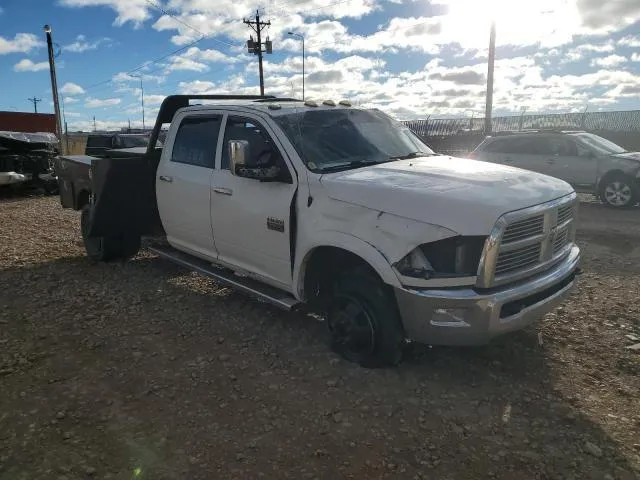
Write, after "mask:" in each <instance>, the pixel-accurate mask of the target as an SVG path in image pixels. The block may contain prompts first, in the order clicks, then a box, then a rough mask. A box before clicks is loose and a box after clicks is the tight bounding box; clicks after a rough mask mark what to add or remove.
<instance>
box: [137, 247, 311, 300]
mask: <svg viewBox="0 0 640 480" xmlns="http://www.w3.org/2000/svg"><path fill="white" fill-rule="evenodd" d="M148 250H149V251H150V252H153V253H155V254H156V255H158V256H160V257H162V258H165V259H167V260H170V261H172V262H173V263H177V264H178V265H180V266H183V267H185V268H188V269H189V270H193V271H194V272H198V273H199V274H201V275H204V276H206V277H210V278H213V279H214V280H215V281H216V282H218V283H220V284H222V285H224V286H226V287H231V288H233V289H235V290H238V291H240V292H243V293H245V294H247V295H250V296H252V297H254V298H256V299H258V300H261V301H263V302H266V303H270V304H271V305H274V306H276V307H278V308H282V309H283V310H293V308H294V307H295V306H296V305H298V304H299V303H300V302H299V301H298V300H296V299H295V298H294V297H293V296H292V295H291V294H289V293H287V292H285V291H283V290H279V289H277V288H275V287H272V286H270V285H265V284H263V283H261V282H258V281H257V280H253V279H252V278H247V277H240V276H238V275H235V274H234V273H233V272H227V271H226V270H222V269H219V268H216V267H214V266H213V265H211V263H210V262H207V261H206V260H202V259H200V258H198V257H194V256H193V255H189V254H188V253H184V252H181V251H179V250H176V249H175V248H173V247H170V246H168V245H166V246H165V245H162V246H160V245H154V246H149V247H148Z"/></svg>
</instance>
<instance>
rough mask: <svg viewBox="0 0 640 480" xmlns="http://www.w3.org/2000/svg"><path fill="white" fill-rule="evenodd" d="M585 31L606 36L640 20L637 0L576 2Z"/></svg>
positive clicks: (582, 0) (639, 6)
mask: <svg viewBox="0 0 640 480" xmlns="http://www.w3.org/2000/svg"><path fill="white" fill-rule="evenodd" d="M576 4H577V8H578V11H579V12H580V17H581V19H582V24H583V26H584V29H585V31H587V32H591V33H599V34H606V33H610V32H613V31H616V30H620V29H622V28H624V27H627V26H629V25H631V24H633V23H635V22H637V21H638V20H639V19H640V2H638V1H637V0H606V1H602V0H576Z"/></svg>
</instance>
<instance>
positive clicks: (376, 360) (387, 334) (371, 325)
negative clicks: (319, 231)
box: [327, 267, 404, 368]
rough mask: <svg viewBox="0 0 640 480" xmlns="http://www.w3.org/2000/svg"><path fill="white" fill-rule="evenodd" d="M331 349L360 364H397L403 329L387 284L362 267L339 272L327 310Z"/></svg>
mask: <svg viewBox="0 0 640 480" xmlns="http://www.w3.org/2000/svg"><path fill="white" fill-rule="evenodd" d="M327 324H328V327H329V332H330V334H331V340H332V347H333V349H334V351H336V352H337V353H339V354H340V355H342V356H343V357H344V358H346V359H347V360H349V361H351V362H354V363H358V364H360V365H362V366H363V367H371V368H374V367H385V366H393V365H397V364H398V363H399V362H400V360H401V358H402V347H403V345H404V332H403V329H402V323H401V321H400V316H399V314H398V310H397V306H396V302H395V299H394V298H393V295H392V294H391V292H389V291H388V287H387V286H386V285H385V284H384V283H383V282H382V281H381V280H380V279H379V278H378V277H377V276H376V275H375V274H373V273H372V272H370V271H369V270H368V269H367V268H364V267H356V268H355V269H354V270H353V271H348V272H344V273H342V274H341V275H340V276H339V278H338V280H337V281H336V283H335V285H334V289H333V294H332V296H331V299H330V301H329V308H328V311H327Z"/></svg>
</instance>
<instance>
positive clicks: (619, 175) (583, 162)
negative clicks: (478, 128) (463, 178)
mask: <svg viewBox="0 0 640 480" xmlns="http://www.w3.org/2000/svg"><path fill="white" fill-rule="evenodd" d="M469 157H470V158H475V159H478V160H484V161H487V162H494V163H501V164H504V165H513V166H514V167H520V168H525V169H527V170H533V171H534V172H540V173H544V174H546V175H551V176H553V177H556V178H560V179H562V180H564V181H566V182H568V183H570V184H571V185H572V186H573V187H574V188H575V189H576V191H578V192H582V193H593V194H595V195H597V196H599V197H600V199H601V200H602V202H603V203H605V204H606V205H609V206H611V207H616V208H625V207H631V206H633V205H635V204H636V203H638V201H640V153H638V152H628V151H627V150H626V149H625V148H623V147H621V146H619V145H616V144H615V143H613V142H611V141H610V140H607V139H606V138H602V137H600V136H598V135H594V134H593V133H588V132H583V131H531V132H517V133H510V132H507V133H504V134H497V135H494V136H490V137H487V138H486V139H485V140H484V141H483V142H482V143H481V144H480V145H478V147H477V148H476V149H475V150H474V151H473V152H472V153H471V154H470V155H469Z"/></svg>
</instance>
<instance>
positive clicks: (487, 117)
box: [484, 21, 496, 135]
mask: <svg viewBox="0 0 640 480" xmlns="http://www.w3.org/2000/svg"><path fill="white" fill-rule="evenodd" d="M495 61H496V22H495V21H492V22H491V34H490V36H489V66H488V71H487V105H486V108H485V112H484V134H485V135H489V134H490V133H491V129H492V121H491V120H492V119H491V115H492V111H493V69H494V64H495Z"/></svg>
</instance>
